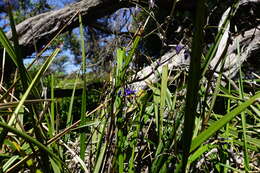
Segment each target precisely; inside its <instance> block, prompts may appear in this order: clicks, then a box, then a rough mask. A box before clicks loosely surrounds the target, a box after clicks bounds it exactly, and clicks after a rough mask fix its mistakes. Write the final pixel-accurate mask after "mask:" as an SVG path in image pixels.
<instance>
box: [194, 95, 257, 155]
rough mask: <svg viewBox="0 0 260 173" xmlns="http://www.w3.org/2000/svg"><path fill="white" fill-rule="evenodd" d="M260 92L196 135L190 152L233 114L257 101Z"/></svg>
mask: <svg viewBox="0 0 260 173" xmlns="http://www.w3.org/2000/svg"><path fill="white" fill-rule="evenodd" d="M259 99H260V92H258V93H257V94H256V95H254V96H253V97H251V98H250V99H248V100H247V101H245V102H244V103H242V104H241V105H239V106H238V107H236V108H235V109H233V110H232V111H231V112H229V113H227V114H226V115H224V116H223V117H222V118H221V119H220V120H218V121H216V122H215V123H214V124H212V125H211V126H210V127H209V128H208V129H206V130H205V131H203V132H202V133H200V134H199V135H198V136H197V137H195V138H194V139H193V140H192V143H191V147H190V152H192V151H194V150H195V149H196V148H197V147H199V146H200V145H201V144H202V143H203V142H205V141H206V140H207V139H209V138H210V137H211V136H212V135H213V134H214V133H216V132H217V131H218V130H219V129H220V128H222V127H223V126H224V125H225V124H227V123H228V122H229V121H230V120H232V119H233V118H234V117H235V116H237V115H238V114H240V113H241V112H242V111H244V110H245V109H246V108H247V107H249V106H250V105H252V104H253V103H254V102H255V101H257V100H258V101H259Z"/></svg>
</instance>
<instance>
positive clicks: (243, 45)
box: [129, 26, 260, 91]
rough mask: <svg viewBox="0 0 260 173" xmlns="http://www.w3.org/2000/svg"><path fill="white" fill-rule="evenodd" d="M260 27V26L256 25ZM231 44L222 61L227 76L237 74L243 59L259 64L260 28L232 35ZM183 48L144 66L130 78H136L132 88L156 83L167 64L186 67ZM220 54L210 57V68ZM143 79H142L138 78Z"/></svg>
mask: <svg viewBox="0 0 260 173" xmlns="http://www.w3.org/2000/svg"><path fill="white" fill-rule="evenodd" d="M258 27H260V26H258ZM231 40H233V41H232V44H230V45H227V46H228V49H227V52H226V56H227V57H226V60H225V63H224V68H223V74H224V75H225V76H226V77H228V78H233V77H235V75H236V74H237V72H238V70H239V67H240V66H241V65H242V64H243V62H244V61H246V60H248V61H251V62H255V63H258V64H260V55H259V52H260V41H259V40H260V30H259V29H255V28H254V29H251V30H249V31H246V32H245V33H243V34H240V35H237V36H233V37H232V38H231ZM237 43H239V45H240V46H239V47H240V54H239V53H238V46H237V45H238V44H237ZM184 52H185V48H184V49H182V50H181V52H179V53H178V54H177V53H176V50H175V49H172V50H170V51H169V52H167V53H166V54H164V55H163V56H162V57H161V58H159V59H158V60H157V61H155V62H154V63H152V64H151V65H150V66H148V67H145V68H144V69H142V70H141V71H139V72H138V73H137V75H135V76H133V77H132V80H136V81H137V82H134V83H132V84H130V85H129V87H130V88H131V89H133V90H136V91H139V90H144V89H146V88H147V87H148V85H149V84H152V83H156V82H158V81H159V80H160V76H161V73H162V67H163V66H164V65H166V64H167V65H168V67H169V69H174V68H179V67H183V66H185V67H188V66H189V62H190V58H185V56H184ZM219 58H220V56H219V55H218V54H216V56H215V57H214V58H213V59H212V61H211V63H210V66H211V69H213V68H214V67H215V65H217V63H218V60H219ZM219 70H220V65H218V67H217V68H216V72H215V74H216V75H217V74H218V72H219ZM140 79H143V80H140Z"/></svg>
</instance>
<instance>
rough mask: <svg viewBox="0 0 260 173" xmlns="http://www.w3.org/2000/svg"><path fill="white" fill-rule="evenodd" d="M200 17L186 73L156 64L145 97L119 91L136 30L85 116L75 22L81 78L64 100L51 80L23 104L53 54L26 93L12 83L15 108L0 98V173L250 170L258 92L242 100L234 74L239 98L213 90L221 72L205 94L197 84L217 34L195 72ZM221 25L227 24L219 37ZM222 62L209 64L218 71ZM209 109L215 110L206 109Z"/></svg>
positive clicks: (124, 88)
mask: <svg viewBox="0 0 260 173" xmlns="http://www.w3.org/2000/svg"><path fill="white" fill-rule="evenodd" d="M235 5H236V4H235ZM235 5H234V7H235ZM203 6H204V1H200V2H199V4H198V9H201V8H202V7H203ZM202 11H203V10H202ZM230 15H232V13H230ZM203 16H204V14H203V13H200V12H198V13H197V21H196V30H195V34H194V38H193V44H192V53H191V58H192V59H191V64H190V67H189V68H190V70H189V72H188V73H187V72H186V71H185V70H175V71H174V70H172V69H169V68H168V66H167V65H165V66H163V67H162V74H160V81H159V82H157V83H153V84H149V85H148V89H146V90H140V91H135V90H132V89H131V88H129V83H130V82H129V80H130V77H129V76H131V75H130V74H131V71H130V70H129V69H130V64H131V63H132V61H133V58H134V54H135V53H136V51H137V47H138V45H139V42H140V40H141V39H142V37H143V35H142V34H143V30H144V29H145V26H146V23H147V22H145V24H144V25H143V26H142V27H141V28H140V29H138V30H137V32H136V35H135V37H134V38H133V40H132V41H131V44H129V45H128V47H123V48H118V49H117V50H116V66H115V69H114V73H113V76H112V81H111V85H110V86H109V88H108V89H107V91H106V93H107V95H106V96H105V97H103V99H102V100H101V101H100V103H99V104H97V105H96V108H95V109H93V110H89V111H87V110H88V107H87V102H90V101H91V100H88V98H91V97H88V96H89V95H90V92H89V91H87V85H86V84H87V81H86V77H85V75H86V57H85V49H84V47H85V46H84V38H83V26H82V22H81V16H80V14H79V20H80V21H79V23H80V31H81V32H80V33H81V37H80V39H81V45H82V58H83V60H82V76H83V79H82V80H81V79H79V76H80V75H79V74H78V75H76V79H75V81H74V84H73V87H72V95H71V97H70V98H69V99H68V98H56V97H55V95H54V89H55V87H56V85H57V83H56V80H55V79H56V77H55V75H51V76H50V77H49V79H50V84H49V86H48V87H50V88H51V98H50V99H48V98H44V99H42V98H40V97H38V96H37V95H33V88H35V90H36V91H37V90H38V91H37V92H39V91H40V90H41V88H39V87H38V85H37V84H38V83H39V81H40V80H41V79H43V78H45V76H44V72H45V71H46V70H47V68H48V67H49V65H50V64H51V62H52V61H53V59H54V58H55V56H56V55H57V54H58V52H59V50H60V49H59V48H57V49H56V50H55V51H54V52H53V53H52V55H51V56H50V57H49V58H48V59H46V61H45V63H44V64H43V65H42V67H41V69H39V71H38V73H37V74H36V75H35V76H32V77H31V80H29V79H28V81H29V83H28V86H26V87H25V85H26V84H24V83H22V84H21V85H22V86H24V87H25V90H24V92H23V93H22V96H21V97H20V99H19V100H18V102H8V100H9V99H10V97H9V96H10V95H9V92H10V91H11V89H8V90H6V92H4V94H1V98H0V99H1V101H2V102H1V103H0V110H1V111H2V114H1V115H3V116H1V117H0V119H1V120H0V127H1V128H0V133H1V134H2V135H1V137H2V138H1V140H2V141H1V142H2V146H1V153H0V156H1V158H0V165H3V166H1V167H0V169H1V171H3V172H11V171H20V172H23V171H27V170H30V171H32V172H35V171H38V172H55V173H56V172H57V173H58V172H69V171H71V172H79V171H80V170H82V171H85V172H146V171H149V172H154V173H157V172H173V171H174V172H201V171H204V172H209V171H212V170H213V171H215V172H228V171H229V170H231V171H237V172H241V171H250V170H255V169H257V168H255V167H256V166H257V165H255V163H254V162H255V160H254V158H253V157H254V156H255V153H257V152H258V151H259V148H260V145H259V143H260V142H259V131H258V129H259V127H258V124H259V120H260V118H259V98H260V92H259V91H258V92H255V93H249V92H248V93H247V92H246V91H244V89H243V85H244V83H243V75H242V73H240V75H239V80H238V81H232V82H234V83H238V84H239V88H240V90H239V91H237V90H235V89H234V88H233V87H232V86H231V85H230V83H227V84H224V83H222V82H221V80H222V78H221V73H222V72H221V73H220V75H219V77H218V78H217V79H216V83H214V84H213V85H211V86H209V84H210V83H211V82H212V81H211V80H215V79H213V76H211V78H208V77H206V76H205V75H206V71H207V70H209V67H208V64H209V62H210V60H211V59H212V57H214V55H215V53H216V50H217V48H218V46H219V42H220V39H221V38H222V37H223V31H222V30H220V31H219V34H218V36H217V38H216V42H215V44H214V45H212V47H211V48H210V50H209V51H208V54H207V55H206V56H205V62H204V64H203V65H202V62H201V57H202V56H203V55H202V49H203V47H202V45H203V29H204V28H203V27H204V24H203V18H204V17H203ZM148 20H150V17H148V18H147V21H148ZM229 20H230V19H229V18H227V20H226V22H225V23H224V24H223V28H226V27H227V25H226V23H228V22H230V21H229ZM0 42H1V44H2V45H3V47H4V48H5V49H6V51H7V53H8V54H9V57H10V58H11V59H12V61H13V62H14V63H15V64H16V66H17V68H18V69H19V68H23V69H24V72H25V73H28V71H27V69H25V67H23V66H22V65H23V64H21V63H20V64H19V63H18V62H17V61H18V59H17V51H16V50H15V48H14V46H13V45H12V44H11V43H10V42H9V41H8V39H7V38H6V37H5V35H4V33H3V32H2V31H0ZM16 46H17V47H19V45H16ZM238 47H239V46H238ZM225 56H228V55H223V57H225ZM224 60H225V58H223V59H222V60H221V61H222V62H220V63H218V64H219V65H223V64H224ZM201 67H202V69H201ZM19 72H20V76H22V75H24V73H23V71H19ZM170 76H174V77H173V78H171V77H170ZM187 78H188V81H187V80H186V79H187ZM19 80H20V79H19ZM19 80H15V79H14V80H13V83H14V84H13V85H12V86H11V87H10V88H16V87H19V83H18V82H17V81H19ZM21 80H23V79H22V78H21ZM80 80H81V81H83V85H82V86H81V87H82V90H83V92H82V97H80V99H79V98H77V97H76V96H75V91H76V89H77V87H79V81H80ZM214 87H215V88H214ZM210 91H212V92H210ZM30 96H34V97H30ZM11 97H13V96H11ZM218 100H224V101H222V105H221V106H218V105H217V102H218ZM4 101H5V102H4ZM77 102H80V104H79V105H77ZM66 105H68V106H66ZM60 107H63V108H64V109H63V111H60V110H62V109H61V108H60ZM216 107H217V109H221V111H220V110H215V108H216ZM75 109H79V111H78V112H80V117H76V113H75ZM223 110H224V111H223ZM76 111H77V110H76ZM218 112H225V113H222V114H221V113H218ZM74 113H75V114H74ZM62 123H63V124H65V125H61V124H62ZM39 134H41V135H39ZM40 137H42V138H40ZM235 151H238V152H237V153H235ZM242 151H243V152H242ZM41 152H43V154H42V153H41ZM43 162H44V163H43ZM46 165H47V167H46Z"/></svg>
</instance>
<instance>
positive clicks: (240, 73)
mask: <svg viewBox="0 0 260 173" xmlns="http://www.w3.org/2000/svg"><path fill="white" fill-rule="evenodd" d="M237 56H238V57H237V58H240V45H239V42H237ZM238 81H239V83H238V84H239V97H240V98H241V99H244V88H243V81H242V71H241V67H240V68H239V80H238ZM240 103H241V102H240ZM241 119H242V129H243V144H244V145H243V148H244V165H245V171H246V172H248V171H249V170H250V167H249V157H248V149H247V148H248V147H247V137H246V117H245V112H241Z"/></svg>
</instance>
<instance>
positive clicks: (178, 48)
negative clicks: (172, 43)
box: [175, 45, 183, 54]
mask: <svg viewBox="0 0 260 173" xmlns="http://www.w3.org/2000/svg"><path fill="white" fill-rule="evenodd" d="M182 49H183V46H182V45H177V46H176V47H175V50H176V53H177V54H179V53H180V51H181V50H182Z"/></svg>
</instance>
